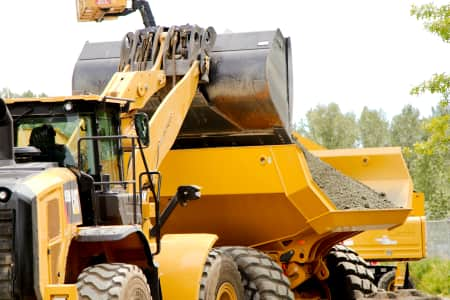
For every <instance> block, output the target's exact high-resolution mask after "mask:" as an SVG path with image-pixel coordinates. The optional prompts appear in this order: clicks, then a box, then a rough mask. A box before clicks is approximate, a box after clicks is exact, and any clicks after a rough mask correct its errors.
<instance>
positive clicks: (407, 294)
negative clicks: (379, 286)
mask: <svg viewBox="0 0 450 300" xmlns="http://www.w3.org/2000/svg"><path fill="white" fill-rule="evenodd" d="M375 299H378V300H379V299H397V300H450V299H448V298H442V297H438V296H431V295H427V294H425V293H424V292H421V291H418V290H414V289H411V290H406V289H405V290H399V291H397V292H395V293H394V292H385V291H380V292H377V293H375V294H374V295H371V296H366V297H362V298H358V300H375Z"/></svg>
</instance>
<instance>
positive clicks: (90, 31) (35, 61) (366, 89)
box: [0, 0, 450, 120]
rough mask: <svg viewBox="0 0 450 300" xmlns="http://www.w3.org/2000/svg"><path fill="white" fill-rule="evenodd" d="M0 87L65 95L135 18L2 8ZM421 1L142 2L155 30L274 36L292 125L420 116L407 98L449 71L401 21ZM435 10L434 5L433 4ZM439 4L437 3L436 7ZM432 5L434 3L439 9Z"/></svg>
mask: <svg viewBox="0 0 450 300" xmlns="http://www.w3.org/2000/svg"><path fill="white" fill-rule="evenodd" d="M3 2H4V3H2V9H1V10H0V25H1V37H2V39H3V43H2V47H1V50H0V51H1V52H0V53H1V55H0V66H1V70H0V88H1V87H9V88H10V89H11V90H13V91H15V92H23V91H25V90H27V89H30V90H32V91H33V92H35V93H40V92H45V93H47V94H49V95H53V96H56V95H68V94H70V93H71V76H72V68H73V66H74V64H75V62H76V60H77V58H78V55H79V53H80V51H81V48H82V46H83V44H84V42H85V41H86V40H89V41H104V40H120V39H121V38H122V37H123V35H124V34H125V33H126V32H128V31H135V30H136V29H138V28H141V27H142V25H141V20H140V15H139V14H138V13H135V14H134V15H132V16H128V17H123V18H121V19H120V20H118V21H109V22H103V23H100V24H98V23H77V21H76V11H75V0H40V1H35V0H25V1H3ZM428 2H429V1H427V0H415V1H409V0H364V1H362V0H339V1H333V0H315V1H312V0H310V1H305V0H301V1H300V0H297V1H294V0H290V1H288V0H278V1H269V0H259V1H256V0H255V1H250V0H247V1H245V0H239V1H238V0H227V1H207V0H197V1H196V0H194V1H186V0H184V1H179V0H172V1H162V0H159V1H157V0H150V5H151V7H152V10H153V13H154V15H155V19H156V22H157V23H158V24H160V25H181V24H186V23H190V24H198V25H200V26H202V27H207V26H213V27H215V28H216V31H217V32H218V33H222V32H224V31H225V30H226V29H229V30H231V31H233V32H240V31H258V30H271V29H276V28H280V29H281V30H282V32H283V33H284V35H285V36H290V37H291V39H292V47H293V61H294V101H295V105H294V118H295V120H299V119H300V117H301V116H303V115H304V114H305V113H306V111H308V110H309V109H310V108H313V107H315V106H316V105H317V104H318V103H321V104H327V103H329V102H336V103H338V104H339V106H340V107H341V109H342V110H343V111H344V112H346V111H354V112H355V113H356V114H359V113H360V111H361V109H362V108H363V107H364V106H365V105H366V106H368V107H369V108H373V109H379V108H382V109H383V110H384V111H386V112H387V116H388V117H389V118H390V117H392V116H393V115H395V114H397V113H399V112H400V111H401V108H402V107H403V106H404V105H405V104H407V103H410V104H412V105H413V106H415V107H418V108H419V109H420V110H421V112H422V115H424V116H426V115H429V114H430V112H431V107H432V106H434V105H435V104H436V103H437V100H438V98H437V97H436V96H430V95H424V96H420V97H416V96H410V95H409V91H410V89H411V87H413V86H414V85H416V84H418V83H420V82H422V81H423V80H425V79H428V78H429V77H430V76H431V75H432V74H433V73H440V72H445V71H447V72H449V71H450V59H449V54H450V45H449V44H445V43H444V42H442V41H441V40H440V39H439V38H438V37H437V36H434V35H432V34H431V33H428V32H427V31H426V30H424V29H423V26H422V23H421V22H419V21H417V20H415V18H413V17H411V16H410V15H409V10H410V6H411V4H413V3H415V4H423V3H428ZM441 2H442V1H441ZM441 2H438V4H439V3H441ZM441 4H442V3H441Z"/></svg>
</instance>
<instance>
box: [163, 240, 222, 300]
mask: <svg viewBox="0 0 450 300" xmlns="http://www.w3.org/2000/svg"><path fill="white" fill-rule="evenodd" d="M216 240H217V236H216V235H212V234H186V235H177V234H175V235H165V236H163V238H162V240H161V253H160V254H159V255H157V256H155V260H156V261H157V262H158V264H159V266H160V268H159V274H160V279H161V288H162V293H163V298H164V299H198V293H199V288H200V280H201V277H202V272H203V268H204V265H205V262H206V258H207V257H208V253H209V251H210V249H211V248H212V247H213V245H214V243H215V241H216Z"/></svg>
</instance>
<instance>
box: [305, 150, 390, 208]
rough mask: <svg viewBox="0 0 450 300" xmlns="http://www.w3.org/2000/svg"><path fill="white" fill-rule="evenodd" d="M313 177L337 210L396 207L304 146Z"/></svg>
mask: <svg viewBox="0 0 450 300" xmlns="http://www.w3.org/2000/svg"><path fill="white" fill-rule="evenodd" d="M299 146H300V148H301V149H302V150H303V153H304V154H305V158H306V162H307V163H308V167H309V170H310V172H311V175H312V177H313V179H314V181H315V182H316V184H317V185H318V186H319V187H320V188H321V189H322V191H323V192H324V193H325V194H326V195H327V196H328V198H329V199H330V200H331V201H332V202H333V203H334V205H335V206H336V208H337V209H339V210H343V209H355V210H364V209H386V208H394V207H396V206H395V205H394V204H393V203H392V202H391V201H390V200H389V199H387V197H386V194H385V193H383V192H376V191H375V190H373V189H372V188H370V187H368V186H367V185H365V184H363V183H361V182H359V181H357V180H355V179H353V178H351V177H349V176H347V175H344V174H342V173H341V172H339V171H338V170H336V169H335V168H333V167H332V166H330V165H329V164H327V163H325V162H323V161H322V160H321V159H320V158H318V157H316V156H314V155H313V154H312V153H310V152H309V151H308V150H306V149H305V148H304V147H303V146H302V145H300V144H299Z"/></svg>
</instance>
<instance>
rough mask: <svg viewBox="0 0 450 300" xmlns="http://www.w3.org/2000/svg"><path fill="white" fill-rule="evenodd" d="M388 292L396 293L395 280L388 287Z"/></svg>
mask: <svg viewBox="0 0 450 300" xmlns="http://www.w3.org/2000/svg"><path fill="white" fill-rule="evenodd" d="M387 291H389V292H394V291H395V280H392V281H390V282H389V283H388V285H387Z"/></svg>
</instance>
